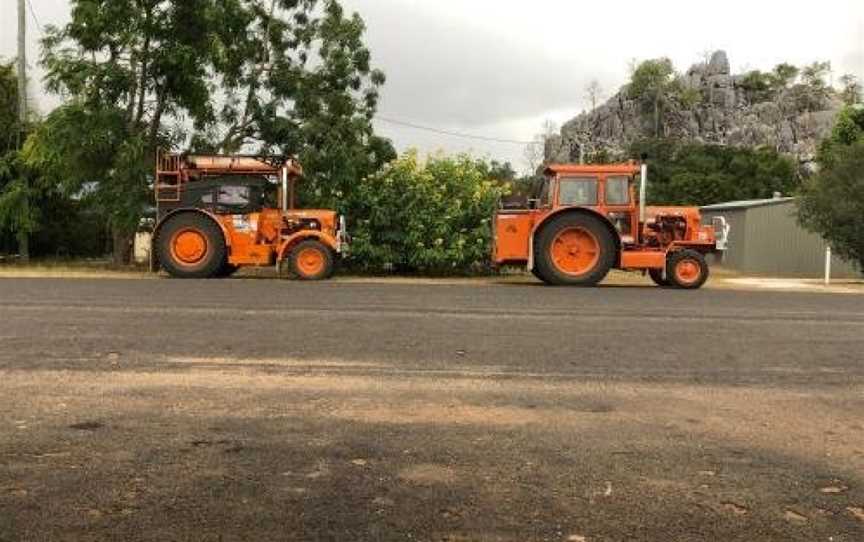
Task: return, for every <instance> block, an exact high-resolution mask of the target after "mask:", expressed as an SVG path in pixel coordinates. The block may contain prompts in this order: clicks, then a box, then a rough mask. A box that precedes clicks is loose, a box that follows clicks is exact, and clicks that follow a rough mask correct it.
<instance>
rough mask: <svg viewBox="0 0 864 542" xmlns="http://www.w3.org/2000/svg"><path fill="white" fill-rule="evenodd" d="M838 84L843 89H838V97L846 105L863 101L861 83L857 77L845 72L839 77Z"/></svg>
mask: <svg viewBox="0 0 864 542" xmlns="http://www.w3.org/2000/svg"><path fill="white" fill-rule="evenodd" d="M840 84H841V85H843V89H842V90H841V91H840V98H841V99H842V100H843V103H844V104H846V105H855V104H859V103H861V102H862V101H864V98H862V93H861V83H860V82H859V81H858V78H857V77H856V76H854V75H852V74H851V73H847V74H845V75H843V76H841V77H840Z"/></svg>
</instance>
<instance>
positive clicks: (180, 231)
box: [156, 213, 228, 279]
mask: <svg viewBox="0 0 864 542" xmlns="http://www.w3.org/2000/svg"><path fill="white" fill-rule="evenodd" d="M156 243H157V254H158V255H159V263H160V264H161V265H162V268H163V269H165V271H167V272H168V274H169V275H171V276H172V277H176V278H181V279H206V278H211V277H215V276H217V275H218V274H219V272H220V270H221V269H222V266H223V265H224V262H225V259H226V255H227V252H228V249H227V247H226V246H225V238H224V236H223V235H222V230H221V229H220V228H219V226H218V225H217V224H216V223H215V222H213V220H212V219H210V218H208V217H206V216H204V215H200V214H197V213H182V214H179V215H176V216H174V217H172V218H169V219H168V222H166V223H165V225H164V226H162V228H161V230H160V231H159V236H158V238H157V240H156Z"/></svg>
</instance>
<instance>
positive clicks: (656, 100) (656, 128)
mask: <svg viewBox="0 0 864 542" xmlns="http://www.w3.org/2000/svg"><path fill="white" fill-rule="evenodd" d="M654 137H656V138H658V139H659V138H660V93H659V92H658V93H657V94H655V95H654Z"/></svg>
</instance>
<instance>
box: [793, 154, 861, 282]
mask: <svg viewBox="0 0 864 542" xmlns="http://www.w3.org/2000/svg"><path fill="white" fill-rule="evenodd" d="M822 167H823V169H822V170H821V171H820V172H819V174H818V175H816V176H814V177H813V178H811V179H809V180H808V181H806V182H805V183H804V186H803V189H802V191H801V196H800V198H799V202H798V205H799V219H800V221H801V223H802V224H803V225H804V226H805V227H806V228H807V229H809V230H811V231H813V232H815V233H818V234H819V235H821V236H822V237H824V238H825V239H826V240H827V241H828V242H829V243H830V244H831V246H832V248H833V249H834V251H835V252H836V253H837V254H839V255H840V256H843V257H845V258H847V259H849V260H850V261H854V262H857V263H858V266H859V268H860V269H864V175H862V174H861V172H862V171H864V138H860V137H859V139H858V140H857V141H855V142H854V143H852V144H851V145H838V146H836V147H835V149H834V152H833V155H832V160H831V161H830V162H829V163H828V164H823V166H822Z"/></svg>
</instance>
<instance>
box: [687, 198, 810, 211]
mask: <svg viewBox="0 0 864 542" xmlns="http://www.w3.org/2000/svg"><path fill="white" fill-rule="evenodd" d="M790 201H795V198H770V199H747V200H742V201H728V202H726V203H715V204H714V205H706V206H705V207H702V210H703V211H730V210H735V209H753V208H754V207H765V206H766V205H780V204H783V203H789V202H790Z"/></svg>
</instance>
